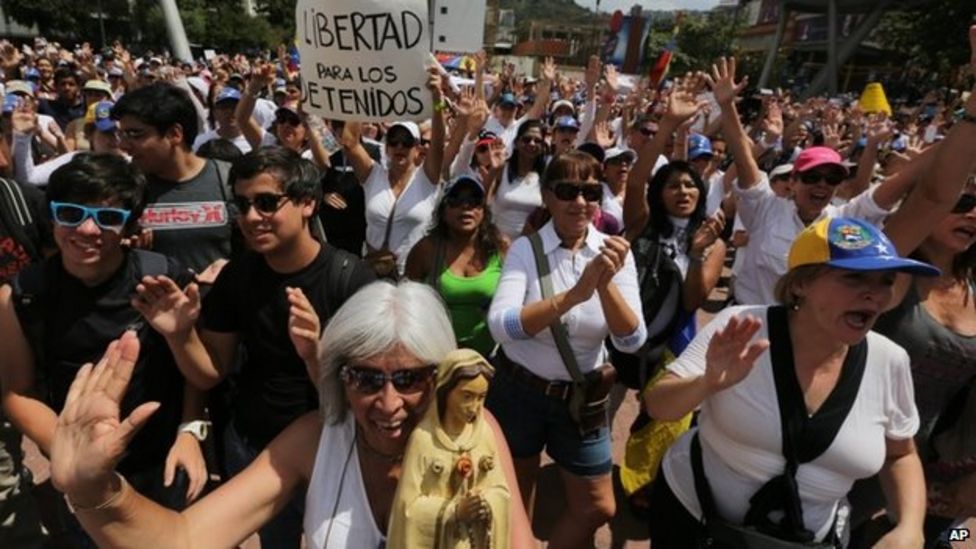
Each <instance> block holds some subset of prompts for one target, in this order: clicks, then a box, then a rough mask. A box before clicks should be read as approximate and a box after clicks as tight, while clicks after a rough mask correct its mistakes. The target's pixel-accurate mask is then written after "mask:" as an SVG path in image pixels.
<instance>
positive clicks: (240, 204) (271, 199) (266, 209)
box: [234, 193, 288, 215]
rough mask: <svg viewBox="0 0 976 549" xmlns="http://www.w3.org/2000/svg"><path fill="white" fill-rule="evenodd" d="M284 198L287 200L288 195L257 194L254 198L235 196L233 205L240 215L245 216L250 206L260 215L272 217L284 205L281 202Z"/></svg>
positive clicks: (283, 202)
mask: <svg viewBox="0 0 976 549" xmlns="http://www.w3.org/2000/svg"><path fill="white" fill-rule="evenodd" d="M284 198H288V195H287V194H281V193H258V194H256V195H254V198H247V197H246V196H235V197H234V205H235V206H237V211H238V212H240V214H241V215H247V212H249V211H251V206H254V209H255V210H257V211H258V213H260V214H264V215H274V213H275V212H277V211H278V210H280V209H281V207H282V206H283V205H284V204H285V201H284V200H282V199H284Z"/></svg>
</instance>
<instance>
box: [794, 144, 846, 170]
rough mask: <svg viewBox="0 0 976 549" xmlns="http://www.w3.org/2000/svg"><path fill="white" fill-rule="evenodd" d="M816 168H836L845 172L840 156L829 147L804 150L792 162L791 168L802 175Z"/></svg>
mask: <svg viewBox="0 0 976 549" xmlns="http://www.w3.org/2000/svg"><path fill="white" fill-rule="evenodd" d="M818 166H837V167H838V168H840V169H842V170H844V171H845V172H846V171H847V168H845V167H844V161H843V159H841V157H840V154H838V153H837V151H835V150H834V149H831V148H830V147H810V148H809V149H804V150H803V152H801V153H800V154H799V155H798V156H797V157H796V160H794V161H793V168H794V170H796V172H797V173H803V172H805V171H808V170H812V169H813V168H816V167H818Z"/></svg>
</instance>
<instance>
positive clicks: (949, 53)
mask: <svg viewBox="0 0 976 549" xmlns="http://www.w3.org/2000/svg"><path fill="white" fill-rule="evenodd" d="M972 21H973V8H972V4H971V3H969V2H960V1H959V0H934V1H933V2H930V3H927V4H924V5H923V6H921V7H920V8H917V9H912V10H890V11H886V12H885V14H884V16H882V18H881V21H880V22H879V24H878V28H877V29H876V31H875V33H874V35H873V36H874V38H875V39H876V40H878V41H879V42H880V43H881V44H882V45H883V46H884V47H886V48H890V49H891V50H893V51H894V52H895V53H897V54H898V57H899V58H900V59H901V60H904V62H905V65H906V66H909V67H911V66H914V67H924V68H926V69H927V71H926V72H929V73H930V74H931V73H938V74H939V75H941V76H942V80H943V82H946V83H949V84H957V82H954V80H955V79H958V78H959V77H960V76H961V75H960V73H958V72H956V70H957V69H958V68H959V67H961V66H964V65H965V64H966V63H967V62H968V61H969V43H968V42H967V41H966V36H967V34H968V32H969V31H968V29H969V25H971V24H972Z"/></svg>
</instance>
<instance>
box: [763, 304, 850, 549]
mask: <svg viewBox="0 0 976 549" xmlns="http://www.w3.org/2000/svg"><path fill="white" fill-rule="evenodd" d="M766 322H767V326H768V333H769V341H770V349H769V352H770V359H771V362H772V366H773V379H774V381H775V384H776V400H777V402H778V405H779V415H780V425H781V429H782V439H783V457H784V458H786V467H785V471H784V472H783V474H782V475H779V476H777V477H775V478H773V479H771V480H770V481H769V482H767V483H766V484H765V485H763V487H762V488H760V489H759V491H757V492H756V493H755V494H754V495H753V496H752V498H751V499H750V508H749V511H748V512H747V513H746V517H745V523H746V524H750V525H755V526H756V527H757V528H760V529H764V530H767V531H770V530H771V531H773V532H774V533H775V534H776V535H777V536H778V537H782V538H783V539H791V540H795V541H801V542H803V541H812V540H813V539H814V533H813V532H811V531H810V530H807V529H806V527H805V526H804V523H803V506H802V501H801V500H800V494H799V487H798V485H797V483H796V472H797V469H799V466H800V463H807V462H809V461H812V460H814V459H816V458H817V457H818V456H819V455H820V454H822V453H824V452H825V451H826V450H827V448H828V447H829V446H830V444H831V443H832V442H833V440H834V439H835V438H836V437H837V433H838V432H839V431H840V428H841V426H842V425H843V423H844V420H845V419H846V418H847V415H848V414H849V413H850V411H851V408H852V407H853V405H854V400H855V399H856V398H857V393H858V390H859V388H860V385H861V379H862V378H863V376H864V365H865V362H866V360H867V340H862V341H861V342H860V343H858V344H857V345H854V346H852V347H851V348H850V349H849V350H848V352H847V356H846V358H845V359H844V364H843V366H842V368H841V374H840V377H839V378H838V381H837V387H836V388H835V389H834V390H833V391H832V392H831V394H830V395H829V397H828V398H827V400H826V401H824V403H823V404H822V406H821V409H820V410H818V412H817V414H816V415H815V416H814V417H813V418H811V417H810V416H809V415H808V414H807V409H806V404H805V402H804V399H803V391H802V389H801V388H800V384H799V381H798V380H797V379H796V368H795V366H794V363H793V345H792V342H791V340H790V331H789V318H788V315H787V311H786V308H785V307H783V306H775V307H770V308H769V309H768V311H767V320H766ZM774 511H783V513H784V516H783V520H782V522H780V523H779V524H776V523H774V522H772V521H771V520H770V519H769V515H770V513H772V512H774Z"/></svg>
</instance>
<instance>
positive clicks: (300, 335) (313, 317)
mask: <svg viewBox="0 0 976 549" xmlns="http://www.w3.org/2000/svg"><path fill="white" fill-rule="evenodd" d="M285 292H286V293H287V294H288V304H289V308H288V336H289V337H290V338H291V343H292V345H294V346H295V352H297V353H298V356H300V357H302V361H303V362H305V366H306V367H307V368H308V369H309V376H310V377H311V379H312V382H313V383H317V381H318V360H319V337H320V336H321V325H320V323H319V315H318V313H316V312H315V308H314V307H312V303H311V302H310V301H309V300H308V298H307V297H305V293H304V292H302V290H301V288H285Z"/></svg>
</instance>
